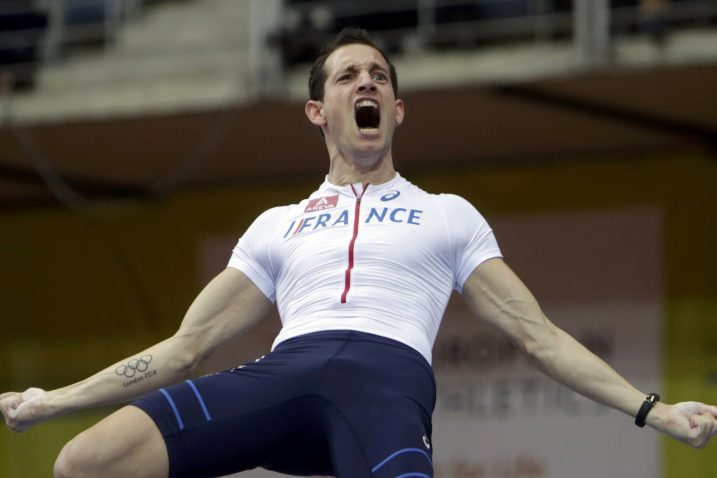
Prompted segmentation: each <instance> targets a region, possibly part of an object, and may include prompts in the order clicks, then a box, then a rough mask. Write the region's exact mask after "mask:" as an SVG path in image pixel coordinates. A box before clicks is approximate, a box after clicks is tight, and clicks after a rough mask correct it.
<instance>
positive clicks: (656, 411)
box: [645, 401, 670, 430]
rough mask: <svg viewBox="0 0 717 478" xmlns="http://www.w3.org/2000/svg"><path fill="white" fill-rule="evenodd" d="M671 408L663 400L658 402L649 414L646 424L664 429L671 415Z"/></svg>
mask: <svg viewBox="0 0 717 478" xmlns="http://www.w3.org/2000/svg"><path fill="white" fill-rule="evenodd" d="M669 408H670V406H669V405H667V404H665V403H663V402H659V401H658V402H656V403H655V405H654V406H653V407H652V410H650V413H648V414H647V417H646V418H645V424H646V425H649V426H651V427H652V428H655V429H657V430H662V429H663V428H664V423H665V422H666V421H667V417H668V415H669Z"/></svg>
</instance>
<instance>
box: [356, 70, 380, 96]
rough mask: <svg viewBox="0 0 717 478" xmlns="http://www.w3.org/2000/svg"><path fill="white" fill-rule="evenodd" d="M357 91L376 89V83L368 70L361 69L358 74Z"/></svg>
mask: <svg viewBox="0 0 717 478" xmlns="http://www.w3.org/2000/svg"><path fill="white" fill-rule="evenodd" d="M358 91H362V92H365V91H376V83H374V81H373V78H371V74H370V73H369V72H368V71H362V72H361V74H360V75H359V81H358Z"/></svg>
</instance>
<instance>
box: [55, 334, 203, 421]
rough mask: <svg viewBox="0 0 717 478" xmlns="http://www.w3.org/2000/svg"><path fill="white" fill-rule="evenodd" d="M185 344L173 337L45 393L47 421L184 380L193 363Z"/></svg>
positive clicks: (192, 357)
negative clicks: (82, 378) (70, 383)
mask: <svg viewBox="0 0 717 478" xmlns="http://www.w3.org/2000/svg"><path fill="white" fill-rule="evenodd" d="M187 342H188V339H187V338H186V337H181V336H176V335H175V336H173V337H170V338H168V339H166V340H164V341H162V342H160V343H158V344H156V345H154V346H152V347H150V348H148V349H146V350H144V351H142V352H139V353H137V354H134V355H132V356H130V357H127V358H125V359H123V360H120V361H119V362H117V363H115V364H112V365H110V366H109V367H107V368H105V369H104V370H101V371H99V372H97V373H96V374H94V375H92V376H91V377H88V378H86V379H85V380H82V381H80V382H77V383H74V384H72V385H68V386H66V387H63V388H59V389H56V390H52V391H49V392H48V402H47V405H48V409H47V414H48V416H47V418H49V417H52V416H58V415H62V414H65V413H69V412H73V411H75V410H80V409H85V408H91V407H96V406H103V405H112V404H116V403H123V402H127V401H130V400H132V399H135V398H137V397H139V396H141V395H144V394H146V393H149V392H151V391H154V390H156V389H158V388H161V387H163V386H166V385H169V384H172V383H175V382H178V381H180V380H182V379H184V378H186V377H188V376H189V375H190V374H191V372H192V369H193V368H194V367H195V365H196V360H195V359H194V356H193V354H192V351H191V347H190V344H188V343H187Z"/></svg>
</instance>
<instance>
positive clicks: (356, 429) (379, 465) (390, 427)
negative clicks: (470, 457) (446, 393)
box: [325, 338, 435, 478]
mask: <svg viewBox="0 0 717 478" xmlns="http://www.w3.org/2000/svg"><path fill="white" fill-rule="evenodd" d="M362 339H364V340H357V342H356V343H352V344H350V345H349V346H347V347H346V348H345V349H344V350H343V351H342V353H341V354H340V355H339V356H337V357H336V358H335V359H334V360H333V362H332V364H331V366H330V367H329V369H328V371H327V373H326V381H325V391H326V393H327V396H328V397H330V400H331V401H332V402H333V403H334V404H336V407H337V410H338V413H337V414H336V417H335V419H334V422H333V427H332V435H331V437H332V439H331V448H332V453H333V460H334V466H335V469H336V473H337V476H338V477H339V478H360V477H364V476H370V477H391V478H393V477H396V476H407V477H408V476H415V477H424V478H425V477H431V476H433V471H432V469H433V465H432V446H431V432H432V427H431V413H432V411H433V407H434V404H435V382H434V380H433V374H432V372H431V370H430V366H429V365H428V363H427V362H425V360H424V359H423V358H422V357H421V356H420V355H418V353H417V352H415V351H414V350H412V349H408V348H407V347H406V346H404V345H400V344H396V343H395V342H393V341H389V340H388V339H376V338H368V339H365V338H362Z"/></svg>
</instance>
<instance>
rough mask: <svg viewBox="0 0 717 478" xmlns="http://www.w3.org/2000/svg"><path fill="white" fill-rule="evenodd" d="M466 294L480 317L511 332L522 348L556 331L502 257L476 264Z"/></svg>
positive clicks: (465, 285) (476, 314)
mask: <svg viewBox="0 0 717 478" xmlns="http://www.w3.org/2000/svg"><path fill="white" fill-rule="evenodd" d="M462 295H463V298H464V299H465V301H466V303H467V304H468V307H469V308H470V309H471V311H472V312H473V314H474V315H475V316H476V317H478V318H479V319H481V320H483V321H485V322H487V323H489V324H491V325H493V326H494V327H497V328H498V329H500V330H501V331H503V332H505V333H506V334H508V335H509V336H510V338H511V339H512V340H513V341H514V342H516V343H517V344H519V345H520V346H521V347H522V348H526V347H528V346H529V344H530V342H532V341H535V340H540V337H541V336H543V335H544V334H545V333H550V332H552V331H553V328H554V326H553V325H552V323H550V321H549V320H548V319H547V318H546V317H545V315H544V314H543V312H542V311H541V309H540V306H539V305H538V302H537V300H536V299H535V297H534V296H533V294H532V293H531V292H530V290H528V288H527V287H526V286H525V284H524V283H523V281H521V280H520V278H519V277H518V276H517V275H516V274H515V273H514V272H513V271H512V270H511V269H510V267H508V265H507V264H506V263H505V262H503V260H502V259H499V258H496V259H491V260H488V261H485V262H484V263H482V264H480V265H479V266H478V267H476V268H475V270H474V271H473V272H472V273H471V275H470V276H469V277H468V279H467V280H466V282H465V284H464V285H463V292H462Z"/></svg>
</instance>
